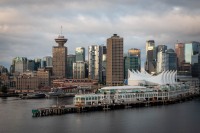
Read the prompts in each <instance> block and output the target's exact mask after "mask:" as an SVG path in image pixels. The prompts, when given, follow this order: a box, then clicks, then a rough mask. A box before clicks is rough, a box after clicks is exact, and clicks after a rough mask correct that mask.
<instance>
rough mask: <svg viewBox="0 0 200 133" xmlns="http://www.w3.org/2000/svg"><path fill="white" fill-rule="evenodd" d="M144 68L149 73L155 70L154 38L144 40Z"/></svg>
mask: <svg viewBox="0 0 200 133" xmlns="http://www.w3.org/2000/svg"><path fill="white" fill-rule="evenodd" d="M145 70H146V71H147V72H148V73H150V74H154V73H155V72H156V48H155V42H154V40H148V41H147V42H146V62H145Z"/></svg>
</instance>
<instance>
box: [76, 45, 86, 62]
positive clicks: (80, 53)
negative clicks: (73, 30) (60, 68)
mask: <svg viewBox="0 0 200 133" xmlns="http://www.w3.org/2000/svg"><path fill="white" fill-rule="evenodd" d="M75 54H76V61H85V48H84V47H78V48H76V51H75Z"/></svg>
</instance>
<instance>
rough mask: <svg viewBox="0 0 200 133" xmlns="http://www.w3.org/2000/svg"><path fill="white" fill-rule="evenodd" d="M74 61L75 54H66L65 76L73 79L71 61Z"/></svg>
mask: <svg viewBox="0 0 200 133" xmlns="http://www.w3.org/2000/svg"><path fill="white" fill-rule="evenodd" d="M75 62H76V55H67V78H68V79H73V63H75Z"/></svg>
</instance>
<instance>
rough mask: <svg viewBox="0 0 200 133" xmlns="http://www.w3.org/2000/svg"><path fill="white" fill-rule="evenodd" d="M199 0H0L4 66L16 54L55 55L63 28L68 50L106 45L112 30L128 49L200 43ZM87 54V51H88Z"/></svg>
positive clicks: (1, 60) (0, 55)
mask: <svg viewBox="0 0 200 133" xmlns="http://www.w3.org/2000/svg"><path fill="white" fill-rule="evenodd" d="M199 5H200V1H199V0H162V1H161V0H0V65H4V66H5V67H7V68H9V66H10V65H11V62H12V59H13V58H14V57H27V58H28V59H34V58H43V57H44V56H52V46H56V45H57V44H56V43H55V40H54V39H55V38H57V37H58V35H59V34H60V32H61V30H60V29H61V28H60V27H61V26H62V34H63V35H64V36H65V38H67V39H68V42H67V43H66V44H65V45H66V46H67V47H68V53H69V54H74V53H75V48H76V47H80V46H83V47H85V48H86V50H87V49H88V46H89V45H94V44H97V45H102V44H103V45H106V39H107V38H109V37H111V36H112V35H113V34H118V35H119V36H120V37H123V38H124V53H126V52H127V51H128V49H130V48H139V49H141V52H142V53H141V56H142V57H141V58H142V64H143V63H144V61H145V43H146V41H147V40H155V44H156V45H161V44H164V45H167V46H168V48H174V44H175V43H177V41H178V42H183V43H187V42H191V41H200V8H199ZM86 57H87V55H86Z"/></svg>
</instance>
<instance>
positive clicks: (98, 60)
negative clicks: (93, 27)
mask: <svg viewBox="0 0 200 133" xmlns="http://www.w3.org/2000/svg"><path fill="white" fill-rule="evenodd" d="M102 50H103V49H102V46H99V45H91V46H89V47H88V66H89V67H88V68H89V69H88V77H89V79H93V80H98V81H99V82H102V54H103V53H102Z"/></svg>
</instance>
